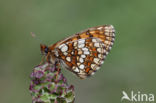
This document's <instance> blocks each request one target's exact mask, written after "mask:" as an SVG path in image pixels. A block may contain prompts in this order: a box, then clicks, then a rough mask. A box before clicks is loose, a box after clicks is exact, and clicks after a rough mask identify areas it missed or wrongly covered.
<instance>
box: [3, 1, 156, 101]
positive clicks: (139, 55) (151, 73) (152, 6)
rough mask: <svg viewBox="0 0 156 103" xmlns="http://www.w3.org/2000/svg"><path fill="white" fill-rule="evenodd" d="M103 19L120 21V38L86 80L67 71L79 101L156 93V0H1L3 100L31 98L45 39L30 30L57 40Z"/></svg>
mask: <svg viewBox="0 0 156 103" xmlns="http://www.w3.org/2000/svg"><path fill="white" fill-rule="evenodd" d="M103 24H112V25H114V27H115V29H116V40H115V43H114V46H113V48H112V50H111V52H110V54H109V55H108V57H107V59H106V61H105V63H104V65H103V66H102V67H101V69H100V70H99V71H98V72H96V74H95V75H94V76H92V77H90V78H87V79H85V80H80V79H79V78H77V77H76V76H75V75H72V73H70V72H68V71H66V70H63V72H64V74H65V76H66V77H67V78H68V82H69V83H70V84H73V85H75V91H76V103H120V102H121V97H122V91H123V90H124V91H126V92H127V93H129V94H130V91H132V90H134V91H135V92H137V91H140V92H141V93H146V94H148V93H153V94H155V95H156V55H155V53H156V46H155V44H156V1H155V0H94V1H93V0H57V1H56V0H0V102H1V103H31V95H30V93H29V89H28V88H29V83H30V79H29V75H30V73H31V72H32V69H33V67H34V66H36V65H38V64H39V63H40V61H41V55H40V54H41V53H40V48H39V45H40V43H41V42H40V41H38V40H37V39H34V38H32V37H31V35H30V32H34V33H35V34H36V35H37V37H38V38H40V39H41V41H42V43H44V44H47V45H51V44H53V43H55V42H57V41H58V40H61V39H63V38H65V37H68V36H70V35H72V34H74V33H77V32H79V31H82V30H84V29H86V28H88V27H94V26H98V25H103ZM124 102H126V101H124ZM127 103H129V102H127Z"/></svg>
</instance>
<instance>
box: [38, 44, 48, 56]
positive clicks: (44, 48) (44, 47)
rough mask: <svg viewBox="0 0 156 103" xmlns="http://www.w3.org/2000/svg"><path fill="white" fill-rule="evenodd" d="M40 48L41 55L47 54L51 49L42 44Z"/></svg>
mask: <svg viewBox="0 0 156 103" xmlns="http://www.w3.org/2000/svg"><path fill="white" fill-rule="evenodd" d="M40 48H41V53H42V54H47V53H48V51H49V49H48V47H47V46H46V45H43V44H40Z"/></svg>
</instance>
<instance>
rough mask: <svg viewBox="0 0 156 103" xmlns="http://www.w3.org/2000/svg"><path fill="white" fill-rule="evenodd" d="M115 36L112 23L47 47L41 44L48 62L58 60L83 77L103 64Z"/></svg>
mask: <svg viewBox="0 0 156 103" xmlns="http://www.w3.org/2000/svg"><path fill="white" fill-rule="evenodd" d="M114 38H115V30H114V27H113V26H112V25H103V26H98V27H93V28H89V29H87V30H84V31H82V32H80V33H77V34H74V35H72V36H70V37H68V38H66V39H64V40H61V41H59V42H57V43H55V44H53V45H51V46H49V47H47V46H45V45H41V51H42V52H43V53H45V54H46V58H47V61H48V62H50V63H53V64H54V63H56V62H58V63H59V64H60V65H62V66H63V67H65V68H66V69H68V70H70V71H72V72H73V73H75V74H76V75H77V76H78V77H80V78H82V79H84V78H86V77H88V76H90V75H93V74H94V73H95V72H96V71H97V70H98V69H99V68H100V66H101V65H102V64H103V62H104V59H105V57H106V55H107V54H108V52H109V51H110V49H111V47H112V45H113V42H114Z"/></svg>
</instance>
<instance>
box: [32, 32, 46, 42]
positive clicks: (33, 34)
mask: <svg viewBox="0 0 156 103" xmlns="http://www.w3.org/2000/svg"><path fill="white" fill-rule="evenodd" d="M30 35H31V37H32V38H35V39H36V40H37V41H39V42H40V44H42V43H43V42H42V41H41V39H39V38H38V37H37V36H36V34H35V33H34V32H30Z"/></svg>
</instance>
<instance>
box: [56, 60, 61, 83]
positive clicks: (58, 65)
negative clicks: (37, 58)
mask: <svg viewBox="0 0 156 103" xmlns="http://www.w3.org/2000/svg"><path fill="white" fill-rule="evenodd" d="M55 66H56V68H57V74H56V81H57V80H58V75H59V74H60V72H61V68H60V67H61V66H60V64H59V63H58V62H56V63H55Z"/></svg>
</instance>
